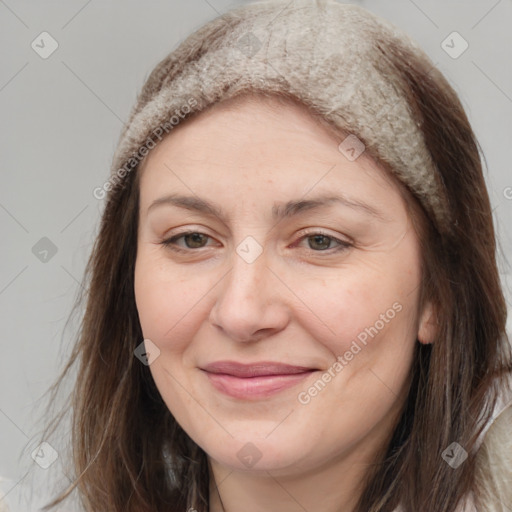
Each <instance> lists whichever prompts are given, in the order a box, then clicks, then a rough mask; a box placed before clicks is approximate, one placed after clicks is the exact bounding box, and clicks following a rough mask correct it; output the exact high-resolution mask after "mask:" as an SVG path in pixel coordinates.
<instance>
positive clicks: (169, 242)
mask: <svg viewBox="0 0 512 512" xmlns="http://www.w3.org/2000/svg"><path fill="white" fill-rule="evenodd" d="M193 234H199V235H205V236H206V237H208V238H212V237H210V236H209V235H207V234H206V233H202V232H200V231H184V232H183V233H179V234H177V235H174V236H172V237H171V238H168V239H166V240H163V241H162V242H161V244H162V245H163V246H164V247H166V248H168V249H171V251H175V252H180V253H188V252H190V251H198V250H200V249H205V247H199V248H196V249H192V248H186V249H184V248H181V247H178V246H177V245H175V242H176V240H179V239H180V238H182V237H185V236H187V235H193ZM316 235H320V236H324V237H326V238H328V239H330V240H333V241H334V242H337V243H338V244H339V246H338V247H336V248H330V249H324V250H315V249H310V248H308V249H307V250H308V251H309V252H312V253H315V254H316V253H320V254H321V253H327V254H333V253H337V252H341V251H344V250H347V249H348V248H349V247H352V246H353V244H352V243H350V242H347V241H345V240H340V239H339V238H335V237H334V236H332V235H329V234H328V233H325V232H323V231H321V230H319V231H318V230H317V231H312V232H310V233H306V234H305V235H303V236H302V237H301V238H300V239H299V242H301V241H302V240H305V239H307V238H309V237H313V236H316Z"/></svg>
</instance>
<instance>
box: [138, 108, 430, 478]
mask: <svg viewBox="0 0 512 512" xmlns="http://www.w3.org/2000/svg"><path fill="white" fill-rule="evenodd" d="M272 101H275V100H272ZM341 140H342V139H339V140H338V139H336V138H335V137H334V136H333V135H331V134H330V133H329V132H328V131H326V129H325V128H323V127H321V126H319V125H318V124H317V123H316V122H315V121H314V120H313V119H312V118H310V117H309V115H308V113H307V112H305V111H304V110H302V108H300V107H298V106H296V105H293V104H290V105H289V106H278V105H277V104H276V105H275V106H274V110H272V108H270V107H269V106H268V103H262V102H261V101H260V100H256V98H255V99H253V100H249V99H247V98H243V99H238V100H230V101H229V102H226V103H224V104H219V105H216V106H215V108H214V109H212V110H211V111H208V112H205V113H202V114H201V115H199V116H198V117H197V118H195V119H191V120H189V121H188V122H185V123H184V124H183V125H181V126H178V127H177V128H175V129H174V130H173V132H171V134H170V136H168V137H167V138H166V139H164V140H163V141H162V142H161V143H160V144H159V145H158V146H157V147H156V148H155V149H153V150H152V151H151V153H150V154H149V155H148V157H147V159H146V160H145V162H144V165H143V167H142V168H141V173H142V174H141V183H140V222H139V234H138V252H137V261H136V268H135V296H136V303H137V308H138V312H139V318H140V322H141V327H142V331H143V334H144V338H145V339H146V344H147V345H146V348H147V349H148V351H149V352H150V353H152V356H151V360H152V363H151V364H150V366H149V368H150V371H151V374H152V376H153V378H154V380H155V383H156V385H157V387H158V389H159V391H160V393H161V395H162V398H163V400H164V401H165V403H166V404H167V406H168V408H169V410H170V411H171V412H172V414H173V415H174V417H175V418H176V420H177V421H178V423H179V424H180V425H181V426H182V427H183V429H184V430H185V431H186V432H187V433H188V435H189V436H190V437H191V438H192V439H193V440H194V441H195V442H196V443H197V444H198V445H199V446H201V447H202V448H203V449H204V450H205V451H206V453H207V454H208V455H209V456H210V457H211V460H213V461H215V462H216V463H217V464H221V465H223V466H225V467H228V468H231V469H240V470H246V471H249V470H251V471H258V470H273V471H274V473H273V474H274V475H278V474H283V475H285V474H292V473H293V472H296V471H306V470H309V469H313V468H318V467H319V466H321V465H325V464H329V463H331V462H333V461H334V460H336V459H340V458H344V457H349V456H350V457H351V458H352V460H355V461H357V460H359V461H368V460H371V457H372V456H373V454H375V452H376V450H378V449H379V448H380V446H382V443H384V442H386V440H387V439H388V436H389V435H390V432H391V430H392V428H393V426H394V422H395V421H396V418H397V414H398V412H399V411H400V408H401V407H402V405H403V398H404V391H405V390H406V387H407V382H408V372H409V370H410V367H411V363H412V355H413V348H414V345H415V343H417V338H419V339H420V341H422V342H429V341H431V334H430V332H431V331H430V330H429V325H430V323H429V318H430V316H429V315H430V310H425V311H424V312H423V314H418V298H419V291H420V290H419V285H420V253H419V246H418V240H417V237H416V234H415V232H414V230H413V228H412V224H411V221H410V219H409V217H408V213H407V210H406V206H405V203H404V201H403V199H402V197H401V195H400V193H399V191H398V189H397V188H396V185H394V184H393V183H392V182H391V181H390V180H389V178H386V176H385V174H384V172H383V171H382V169H380V168H379V167H378V166H377V165H376V164H375V163H374V162H373V161H372V160H370V158H369V157H367V156H366V154H365V153H364V152H363V153H362V154H361V155H360V156H359V157H357V158H355V157H356V156H357V151H358V149H359V148H357V147H355V151H352V150H351V149H350V144H348V142H349V141H350V140H351V139H349V141H347V142H346V143H345V144H347V145H348V147H346V146H345V145H344V146H343V148H344V151H343V152H342V151H341V150H340V149H339V148H338V146H339V144H340V142H341ZM171 196H173V197H174V199H173V198H172V197H171ZM336 198H337V199H336ZM189 232H190V233H192V234H189V235H186V233H189ZM166 241H167V242H168V244H167V245H165V244H164V242H166ZM147 340H150V342H148V341H147ZM155 345H156V347H157V348H158V350H156V351H155ZM158 351H159V352H158ZM226 361H229V362H235V363H240V365H249V366H248V367H247V368H248V370H247V368H246V370H247V371H248V373H245V374H243V375H241V374H240V373H237V368H236V366H235V367H233V366H229V365H228V366H226V365H222V364H219V365H218V366H217V368H212V367H209V368H210V369H211V370H212V371H211V372H207V371H205V368H207V367H208V365H214V364H215V363H220V362H226ZM271 363H275V364H283V365H292V366H294V367H301V368H299V369H297V368H295V369H290V368H289V367H288V368H283V367H272V366H271ZM254 369H256V370H258V371H259V373H260V374H263V375H260V376H259V377H254V376H252V377H251V376H250V375H253V374H251V371H252V370H254ZM214 371H215V372H220V373H217V374H216V375H215V374H214V373H213V372H214ZM286 371H293V372H299V373H293V374H287V375H284V373H285V372H286ZM272 374H274V376H273V377H272V376H270V375H272ZM277 374H279V375H277ZM237 375H238V376H237ZM264 375H266V376H264Z"/></svg>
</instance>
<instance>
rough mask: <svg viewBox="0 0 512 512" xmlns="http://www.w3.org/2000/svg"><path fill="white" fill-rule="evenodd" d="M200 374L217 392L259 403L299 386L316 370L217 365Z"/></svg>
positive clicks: (279, 365)
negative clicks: (204, 375)
mask: <svg viewBox="0 0 512 512" xmlns="http://www.w3.org/2000/svg"><path fill="white" fill-rule="evenodd" d="M201 370H203V371H204V372H205V374H206V376H207V377H208V380H209V381H210V383H211V384H212V386H213V387H215V388H216V389H217V390H218V391H221V392H222V393H224V394H226V395H229V396H231V397H233V398H241V399H259V398H267V397H269V396H271V395H274V394H275V393H278V392H280V391H284V390H285V389H289V388H290V387H292V386H295V385H297V384H298V383H299V382H301V381H302V380H304V379H305V378H307V377H308V376H309V375H311V374H312V373H313V372H315V371H317V368H311V367H307V366H295V365H288V364H283V363H275V362H270V361H261V362H257V363H253V364H242V363H237V362H234V361H218V362H216V363H211V364H208V365H206V366H205V367H203V368H201Z"/></svg>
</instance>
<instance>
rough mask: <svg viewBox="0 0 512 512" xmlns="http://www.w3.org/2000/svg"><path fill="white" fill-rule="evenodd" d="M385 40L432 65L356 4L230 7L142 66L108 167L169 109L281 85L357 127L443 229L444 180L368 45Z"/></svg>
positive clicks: (121, 162) (306, 0) (127, 154)
mask: <svg viewBox="0 0 512 512" xmlns="http://www.w3.org/2000/svg"><path fill="white" fill-rule="evenodd" d="M390 39H391V40H396V41H397V44H398V45H400V47H405V48H406V49H408V50H410V51H412V52H413V53H414V54H415V55H417V56H420V58H421V60H422V61H423V62H425V67H426V68H427V69H428V68H433V67H434V66H433V64H432V63H431V60H430V59H429V57H428V56H427V55H426V54H425V52H424V51H423V50H421V48H419V46H418V45H417V44H416V43H415V42H414V41H413V40H412V39H411V38H410V37H409V36H408V35H406V34H405V33H404V32H401V31H399V30H398V29H397V28H396V27H394V26H393V25H391V24H390V23H389V22H387V21H386V20H383V19H381V18H379V17H377V16H375V15H374V14H372V13H370V12H369V11H367V10H366V9H363V8H362V7H359V6H356V5H351V4H342V3H338V2H335V1H334V0H316V1H310V0H295V1H294V2H291V3H290V2H289V1H282V0H268V1H260V2H257V3H253V4H249V5H246V6H244V7H240V8H237V9H234V10H232V11H229V12H228V13H226V14H224V15H223V16H221V17H218V18H216V19H214V20H212V21H210V22H208V23H207V24H205V25H203V26H202V27H201V28H200V29H198V30H197V31H196V32H194V33H193V34H192V35H190V36H189V37H188V38H187V39H185V40H184V41H183V42H182V43H181V44H180V45H179V46H178V48H177V49H176V50H175V51H173V52H172V53H170V54H169V55H168V56H167V57H166V58H165V59H164V60H163V61H161V62H160V63H159V64H158V65H157V67H156V68H155V69H154V70H153V72H152V73H151V74H150V76H149V78H148V80H147V81H146V83H145V85H144V87H143V89H142V91H141V93H140V94H139V96H138V99H137V103H136V105H135V107H134V109H133V110H132V113H131V116H130V119H129V122H128V124H127V126H126V127H125V129H124V131H123V132H122V134H121V138H120V141H119V144H118V148H117V151H116V153H115V155H114V161H113V165H112V173H113V174H114V173H115V172H116V171H117V170H118V169H120V168H122V167H123V166H126V165H127V162H129V161H130V159H132V160H131V164H128V167H129V168H133V167H135V166H136V163H137V162H136V159H135V160H134V159H133V157H134V155H136V154H137V153H138V152H139V150H140V148H141V146H144V144H145V141H146V140H147V139H148V138H149V139H151V140H158V139H155V136H154V132H155V130H157V129H158V128H159V127H161V126H166V127H167V130H166V131H168V129H169V128H171V129H172V126H171V124H170V119H171V117H172V116H173V115H174V118H175V119H174V120H176V119H177V117H176V115H175V112H176V111H177V110H178V111H180V112H187V113H188V112H190V113H188V115H187V116H183V117H182V119H180V122H183V119H185V117H189V116H190V115H191V114H193V113H195V112H200V111H202V110H204V109H205V108H207V107H208V106H210V105H212V104H214V103H218V102H219V101H222V100H226V99H229V98H231V97H234V96H237V95H239V94H241V93H243V92H251V91H252V92H259V91H261V92H267V93H273V92H275V93H285V94H287V95H292V96H294V97H295V98H297V99H299V100H300V101H302V102H303V103H305V104H306V105H308V106H310V107H312V108H314V110H315V111H316V112H318V113H320V114H321V115H322V116H323V117H324V118H325V119H326V120H328V121H329V123H330V124H332V125H334V126H336V127H339V128H341V129H342V130H344V131H345V132H347V133H350V134H354V135H356V136H357V137H358V138H359V139H360V140H361V141H362V142H363V143H364V144H365V146H366V150H367V151H368V152H369V153H370V155H372V156H373V157H375V158H377V159H378V160H380V161H382V162H384V163H386V164H388V165H389V166H390V168H391V170H392V172H393V173H394V174H395V175H396V176H397V177H398V179H399V180H401V181H402V182H403V183H405V184H406V185H407V186H408V187H409V188H410V189H411V191H412V192H413V193H414V194H415V195H416V197H417V198H418V199H419V200H420V202H421V203H422V204H423V205H424V207H425V208H426V210H427V212H428V213H429V215H430V216H431V217H432V218H433V220H434V222H435V223H436V225H437V226H438V228H439V229H442V228H443V226H445V227H446V226H447V225H448V224H449V218H448V214H447V212H448V205H447V200H446V197H445V194H444V190H443V188H442V181H441V179H440V177H439V174H438V171H437V169H436V168H435V165H434V163H433V161H432V158H431V156H430V153H429V151H428V150H427V147H426V145H425V142H424V140H423V136H422V133H421V130H420V128H419V121H418V119H417V118H416V116H415V115H414V114H413V113H412V111H411V108H410V107H409V105H408V103H407V101H406V98H405V94H404V92H403V85H402V84H401V83H400V82H399V81H398V78H397V77H396V75H394V74H393V73H392V72H391V69H390V67H389V64H386V62H385V59H383V54H382V52H381V51H379V50H378V49H377V48H376V46H375V45H376V42H377V41H379V40H385V41H388V40H390ZM191 98H193V99H194V100H195V106H193V107H191V106H190V101H189V100H190V99H191ZM185 105H188V106H187V108H186V109H185V108H184V106H185ZM342 140H343V139H342V138H340V143H341V142H342ZM139 161H140V159H139ZM126 168H127V167H125V169H126Z"/></svg>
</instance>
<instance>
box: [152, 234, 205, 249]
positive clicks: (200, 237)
mask: <svg viewBox="0 0 512 512" xmlns="http://www.w3.org/2000/svg"><path fill="white" fill-rule="evenodd" d="M180 238H183V240H184V242H185V248H183V247H181V246H178V245H177V244H176V242H177V240H179V239H180ZM208 238H211V237H210V236H208V235H206V234H205V233H201V232H199V231H186V232H184V233H180V234H179V235H175V236H172V237H171V238H168V239H167V240H163V241H162V242H161V243H162V245H163V246H164V247H169V248H170V249H172V250H173V251H178V252H186V251H187V249H201V248H203V247H205V243H206V241H207V239H208Z"/></svg>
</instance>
